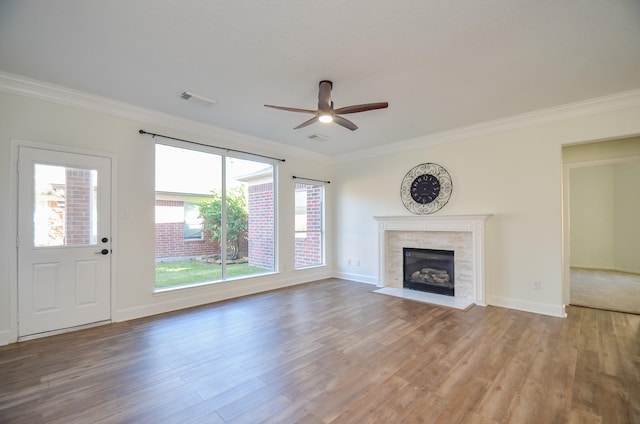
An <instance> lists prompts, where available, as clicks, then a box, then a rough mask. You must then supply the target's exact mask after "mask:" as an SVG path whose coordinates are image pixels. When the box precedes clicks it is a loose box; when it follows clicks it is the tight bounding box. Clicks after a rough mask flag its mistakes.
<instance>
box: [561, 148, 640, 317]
mask: <svg viewBox="0 0 640 424" xmlns="http://www.w3.org/2000/svg"><path fill="white" fill-rule="evenodd" d="M629 162H640V156H617V157H611V158H603V159H592V160H584V161H579V162H570V163H563V165H562V182H563V184H562V187H563V190H562V203H563V208H562V209H563V212H562V223H563V225H562V228H563V230H562V241H563V243H562V245H563V249H562V256H563V266H562V273H563V278H562V281H563V287H562V301H563V303H564V304H565V306H569V305H570V304H571V219H570V216H571V200H570V199H571V184H570V181H571V178H570V173H571V170H572V169H577V168H586V167H592V166H606V165H618V164H622V163H629Z"/></svg>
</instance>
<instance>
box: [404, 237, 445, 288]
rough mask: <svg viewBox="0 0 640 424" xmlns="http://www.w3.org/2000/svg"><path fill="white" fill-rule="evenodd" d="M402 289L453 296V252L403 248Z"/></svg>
mask: <svg viewBox="0 0 640 424" xmlns="http://www.w3.org/2000/svg"><path fill="white" fill-rule="evenodd" d="M402 257H403V264H402V267H403V276H404V278H403V287H404V288H408V289H412V290H419V291H423V292H428V293H436V294H442V295H446V296H455V281H454V277H455V276H454V259H453V257H454V251H452V250H437V249H418V248H406V247H405V248H403V249H402Z"/></svg>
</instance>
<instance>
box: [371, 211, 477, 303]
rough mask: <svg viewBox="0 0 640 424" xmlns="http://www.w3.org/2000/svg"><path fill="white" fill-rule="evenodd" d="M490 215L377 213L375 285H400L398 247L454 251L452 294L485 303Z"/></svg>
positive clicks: (399, 286) (400, 262)
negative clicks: (485, 270) (377, 238)
mask: <svg viewBox="0 0 640 424" xmlns="http://www.w3.org/2000/svg"><path fill="white" fill-rule="evenodd" d="M489 217H490V215H454V216H445V215H437V216H378V217H375V219H376V221H378V231H379V242H378V243H379V245H378V247H379V255H380V257H379V264H380V269H379V280H378V286H379V287H394V288H402V279H403V273H402V248H403V247H411V248H420V249H440V250H453V251H454V271H455V297H456V298H460V299H465V300H467V301H469V302H472V303H475V304H476V305H480V306H486V303H485V290H484V239H485V221H486V220H487V219H488V218H489Z"/></svg>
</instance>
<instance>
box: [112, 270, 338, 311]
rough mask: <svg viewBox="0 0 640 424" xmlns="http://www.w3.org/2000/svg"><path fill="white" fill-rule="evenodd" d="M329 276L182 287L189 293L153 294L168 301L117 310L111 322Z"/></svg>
mask: <svg viewBox="0 0 640 424" xmlns="http://www.w3.org/2000/svg"><path fill="white" fill-rule="evenodd" d="M332 276H333V275H332V273H331V272H329V271H325V270H323V271H320V272H313V273H306V274H305V275H304V276H296V277H293V278H287V279H283V278H278V277H277V276H275V278H272V279H271V278H270V279H269V280H268V281H260V282H254V281H250V280H242V281H227V282H221V283H215V284H213V285H209V286H199V287H193V288H187V287H185V289H184V290H191V291H192V295H190V296H187V297H184V296H182V294H183V293H184V292H183V291H181V292H180V295H181V296H180V298H178V299H172V298H171V297H172V293H176V292H175V291H171V292H158V293H156V296H157V297H166V298H167V300H165V301H159V302H157V303H154V304H151V305H143V306H136V307H133V308H126V309H120V310H118V311H116V316H115V318H114V321H116V322H121V321H129V320H132V319H137V318H144V317H148V316H152V315H158V314H163V313H167V312H173V311H178V310H181V309H187V308H193V307H196V306H202V305H206V304H209V303H215V302H221V301H224V300H229V299H234V298H238V297H243V296H250V295H253V294H258V293H263V292H268V291H271V290H277V289H281V288H285V287H290V286H295V285H299V284H305V283H309V282H312V281H317V280H322V279H325V278H331V277H332Z"/></svg>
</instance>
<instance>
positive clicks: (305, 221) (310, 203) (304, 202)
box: [295, 183, 324, 269]
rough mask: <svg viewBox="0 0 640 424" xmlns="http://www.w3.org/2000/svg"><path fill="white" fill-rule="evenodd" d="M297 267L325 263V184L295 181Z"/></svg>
mask: <svg viewBox="0 0 640 424" xmlns="http://www.w3.org/2000/svg"><path fill="white" fill-rule="evenodd" d="M295 233H296V237H295V240H296V241H295V243H296V245H295V268H296V269H300V268H307V267H312V266H319V265H323V264H324V186H322V185H318V184H303V183H295Z"/></svg>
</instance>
